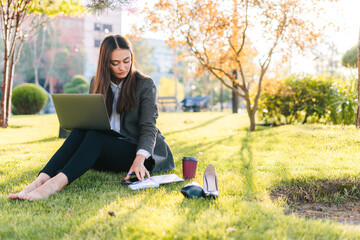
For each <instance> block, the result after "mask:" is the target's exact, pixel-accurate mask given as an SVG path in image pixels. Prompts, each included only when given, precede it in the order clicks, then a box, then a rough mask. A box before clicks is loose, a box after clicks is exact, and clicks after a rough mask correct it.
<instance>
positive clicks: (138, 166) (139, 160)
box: [124, 154, 150, 181]
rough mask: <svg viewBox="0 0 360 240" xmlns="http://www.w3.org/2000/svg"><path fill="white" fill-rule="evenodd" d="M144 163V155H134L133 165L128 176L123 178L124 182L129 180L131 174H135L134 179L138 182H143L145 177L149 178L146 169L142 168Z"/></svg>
mask: <svg viewBox="0 0 360 240" xmlns="http://www.w3.org/2000/svg"><path fill="white" fill-rule="evenodd" d="M144 162H145V156H144V155H142V154H138V155H136V157H135V160H134V162H133V164H132V165H131V167H130V170H129V172H128V175H127V176H126V177H125V179H124V180H129V179H130V176H131V174H132V173H135V174H136V177H137V178H138V179H139V180H140V181H144V177H145V175H147V177H148V178H150V173H149V171H148V170H147V169H146V167H145V166H144Z"/></svg>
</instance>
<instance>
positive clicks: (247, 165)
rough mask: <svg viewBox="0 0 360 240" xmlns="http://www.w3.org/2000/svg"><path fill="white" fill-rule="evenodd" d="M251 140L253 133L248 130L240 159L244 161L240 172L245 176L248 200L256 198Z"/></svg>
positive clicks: (245, 193) (246, 197) (243, 141)
mask: <svg viewBox="0 0 360 240" xmlns="http://www.w3.org/2000/svg"><path fill="white" fill-rule="evenodd" d="M251 142H252V137H251V133H250V132H249V131H247V133H246V136H245V137H244V138H243V139H242V142H241V149H240V160H241V162H242V167H241V170H240V172H241V174H242V175H244V177H245V190H244V197H245V199H247V200H252V199H253V198H254V167H253V156H252V151H251V145H250V143H251Z"/></svg>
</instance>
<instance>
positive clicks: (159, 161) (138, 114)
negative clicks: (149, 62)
mask: <svg viewBox="0 0 360 240" xmlns="http://www.w3.org/2000/svg"><path fill="white" fill-rule="evenodd" d="M136 77H137V84H136V89H135V96H136V102H137V106H136V107H135V108H133V109H131V110H130V111H129V112H125V113H123V114H120V133H121V134H122V135H124V136H126V137H127V138H128V139H129V141H130V142H132V143H134V144H136V145H137V150H139V149H144V150H146V151H148V152H149V153H150V154H151V156H152V157H153V159H154V160H155V167H154V169H153V171H160V170H168V169H174V168H175V164H174V159H173V155H172V153H171V151H170V148H169V146H168V144H167V143H166V141H165V137H164V136H163V135H162V133H161V132H160V131H159V129H158V128H157V127H156V119H157V117H158V109H157V103H156V86H155V83H154V81H153V80H152V79H151V78H149V77H146V76H143V75H141V74H140V73H139V72H136ZM93 89H94V78H93V79H92V80H91V83H90V89H89V93H92V91H93Z"/></svg>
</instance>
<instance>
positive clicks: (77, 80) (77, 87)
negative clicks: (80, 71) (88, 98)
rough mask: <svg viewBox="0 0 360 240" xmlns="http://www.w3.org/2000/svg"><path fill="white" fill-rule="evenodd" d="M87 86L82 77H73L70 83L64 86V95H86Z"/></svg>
mask: <svg viewBox="0 0 360 240" xmlns="http://www.w3.org/2000/svg"><path fill="white" fill-rule="evenodd" d="M88 91H89V84H88V81H87V80H86V78H85V77H84V76H82V75H75V76H74V77H73V78H72V79H71V81H70V82H68V83H66V84H65V90H64V92H65V93H87V92H88Z"/></svg>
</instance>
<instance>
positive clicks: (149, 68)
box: [133, 39, 155, 75]
mask: <svg viewBox="0 0 360 240" xmlns="http://www.w3.org/2000/svg"><path fill="white" fill-rule="evenodd" d="M133 43H134V55H135V67H136V69H138V70H139V71H140V72H142V73H145V74H147V75H150V74H151V73H153V72H154V71H155V67H154V66H153V65H150V60H151V55H152V54H153V52H154V49H155V48H154V47H151V46H150V47H149V44H148V42H147V40H146V39H140V40H137V41H134V42H133ZM140 56H141V57H140Z"/></svg>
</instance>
